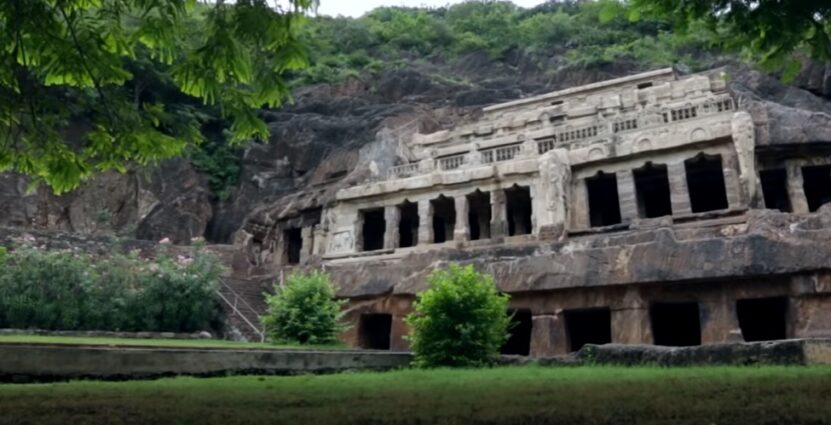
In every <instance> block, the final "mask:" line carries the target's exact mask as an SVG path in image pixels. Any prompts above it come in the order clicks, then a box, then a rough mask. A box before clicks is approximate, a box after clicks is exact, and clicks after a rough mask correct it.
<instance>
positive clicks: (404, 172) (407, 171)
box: [387, 162, 419, 179]
mask: <svg viewBox="0 0 831 425" xmlns="http://www.w3.org/2000/svg"><path fill="white" fill-rule="evenodd" d="M418 172H419V171H418V163H417V162H413V163H411V164H404V165H397V166H395V167H392V168H390V170H389V172H388V173H387V176H388V177H389V178H399V179H400V178H404V177H410V176H414V175H416V174H418Z"/></svg>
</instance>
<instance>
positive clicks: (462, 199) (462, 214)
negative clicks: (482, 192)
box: [453, 195, 470, 242]
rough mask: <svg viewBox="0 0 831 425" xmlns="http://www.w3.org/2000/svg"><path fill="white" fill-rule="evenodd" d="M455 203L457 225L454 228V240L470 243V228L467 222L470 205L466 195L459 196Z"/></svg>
mask: <svg viewBox="0 0 831 425" xmlns="http://www.w3.org/2000/svg"><path fill="white" fill-rule="evenodd" d="M454 201H455V202H456V205H455V208H456V225H455V226H454V227H453V240H454V241H456V242H464V241H468V240H470V226H469V224H468V222H467V221H468V212H469V210H470V204H469V203H468V200H467V196H465V195H460V196H457V197H456V198H455V199H454Z"/></svg>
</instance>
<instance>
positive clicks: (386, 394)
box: [0, 366, 831, 425]
mask: <svg viewBox="0 0 831 425" xmlns="http://www.w3.org/2000/svg"><path fill="white" fill-rule="evenodd" d="M0 423H3V424H7V423H8V424H63V423H72V424H139V423H159V424H162V423H165V424H167V423H175V424H200V425H202V424H252V423H264V424H265V423H267V424H315V425H326V424H531V423H533V424H537V423H540V424H632V423H637V424H704V425H709V424H729V425H736V424H780V423H781V424H826V423H831V368H829V367H810V368H808V367H759V368H754V367H746V368H737V367H711V368H676V369H666V368H663V369H662V368H647V367H642V368H622V367H568V368H545V367H540V366H523V367H502V368H495V369H485V370H432V371H424V370H401V371H394V372H386V373H346V374H339V375H322V376H313V375H303V376H292V377H227V378H210V379H198V378H173V379H162V380H157V381H133V382H120V383H118V382H71V383H63V384H33V385H0Z"/></svg>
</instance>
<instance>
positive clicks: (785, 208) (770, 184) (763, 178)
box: [759, 168, 791, 212]
mask: <svg viewBox="0 0 831 425" xmlns="http://www.w3.org/2000/svg"><path fill="white" fill-rule="evenodd" d="M759 181H760V182H761V183H762V196H763V197H764V198H765V208H769V209H772V210H779V211H782V212H790V211H791V199H790V196H788V172H787V170H785V169H784V168H777V169H772V170H762V171H759Z"/></svg>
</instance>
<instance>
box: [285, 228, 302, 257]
mask: <svg viewBox="0 0 831 425" xmlns="http://www.w3.org/2000/svg"><path fill="white" fill-rule="evenodd" d="M283 240H284V241H285V253H284V259H285V262H286V264H299V263H300V252H301V251H302V249H303V233H302V231H301V230H300V228H299V227H292V228H288V229H285V230H283Z"/></svg>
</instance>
